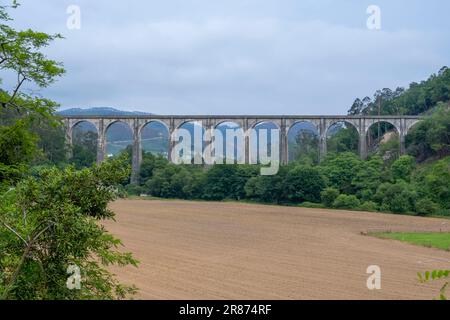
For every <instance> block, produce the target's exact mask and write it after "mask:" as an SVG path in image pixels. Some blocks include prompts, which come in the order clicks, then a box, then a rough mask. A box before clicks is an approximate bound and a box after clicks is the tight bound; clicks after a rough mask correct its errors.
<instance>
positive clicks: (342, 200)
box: [333, 194, 360, 209]
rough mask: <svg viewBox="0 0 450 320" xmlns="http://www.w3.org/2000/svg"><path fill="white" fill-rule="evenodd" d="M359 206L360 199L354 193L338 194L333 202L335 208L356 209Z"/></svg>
mask: <svg viewBox="0 0 450 320" xmlns="http://www.w3.org/2000/svg"><path fill="white" fill-rule="evenodd" d="M359 206H360V201H359V200H358V198H357V197H356V196H354V195H347V194H340V195H339V196H338V197H337V198H336V200H334V202H333V207H334V208H336V209H356V208H358V207H359Z"/></svg>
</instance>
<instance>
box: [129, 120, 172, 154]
mask: <svg viewBox="0 0 450 320" xmlns="http://www.w3.org/2000/svg"><path fill="white" fill-rule="evenodd" d="M137 134H138V136H139V142H140V144H141V145H140V148H141V149H142V151H144V152H150V153H152V154H156V155H162V156H164V157H165V158H169V149H170V130H169V127H168V126H167V124H166V123H165V122H163V121H159V120H150V121H146V122H145V123H144V124H143V125H141V126H140V127H139V130H138V133H137ZM137 152H140V151H137Z"/></svg>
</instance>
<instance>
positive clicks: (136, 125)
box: [64, 115, 421, 181]
mask: <svg viewBox="0 0 450 320" xmlns="http://www.w3.org/2000/svg"><path fill="white" fill-rule="evenodd" d="M420 120H421V117H418V116H300V115H298V116H297V115H275V116H254V115H227V116H225V115H224V116H222V115H221V116H215V115H209V116H206V115H174V116H169V115H138V116H134V115H133V116H80V115H77V116H65V117H64V123H65V128H66V142H67V144H68V145H69V146H71V145H72V132H73V129H74V127H75V126H76V125H77V124H78V123H80V122H90V123H92V124H93V125H94V126H95V128H96V129H97V134H98V139H97V162H101V161H103V160H104V158H105V151H106V132H107V130H108V127H109V126H111V125H112V124H113V123H116V122H123V123H126V124H128V126H129V127H130V128H131V130H132V132H133V148H132V149H133V152H132V153H133V157H132V181H136V179H137V175H138V172H139V167H140V163H141V158H142V147H141V131H142V129H143V128H144V127H145V126H146V125H147V124H149V123H151V122H159V123H162V124H163V125H165V127H166V128H167V130H168V132H169V137H171V136H172V133H173V132H174V131H175V130H176V129H177V128H180V127H181V126H182V125H183V124H185V123H187V122H198V123H201V125H202V127H203V128H204V129H214V128H216V127H217V126H218V125H220V124H222V123H225V122H233V123H236V124H237V125H239V127H240V128H242V129H243V130H244V132H247V130H248V129H252V128H254V127H255V126H257V125H258V124H260V123H265V122H269V123H273V124H274V125H276V126H277V127H278V129H279V132H280V137H279V138H280V139H279V141H280V163H282V164H286V163H287V162H288V132H289V130H290V128H292V127H293V126H294V125H295V124H297V123H300V122H309V123H311V124H313V125H314V127H315V128H316V129H317V132H318V136H319V143H320V148H319V149H320V150H319V153H320V157H321V158H323V157H324V156H325V155H326V153H327V132H328V129H329V128H330V127H331V126H332V125H333V124H336V123H340V122H345V123H347V124H350V125H353V126H354V127H355V129H356V130H357V132H358V134H359V154H360V156H361V158H363V159H364V158H366V157H367V140H366V136H367V132H368V130H369V128H370V127H371V126H372V125H374V124H377V123H379V122H387V123H390V124H392V125H393V126H394V127H395V129H396V130H397V132H398V134H399V137H400V152H401V153H404V152H405V136H406V135H407V133H408V131H409V129H411V127H412V126H414V125H415V124H416V123H417V122H419V121H420ZM245 139H246V141H245V160H246V163H249V156H248V150H249V142H248V137H246V138H245ZM174 145H175V142H173V141H171V140H170V139H169V146H168V151H169V160H171V159H170V154H171V150H172V148H173V147H174Z"/></svg>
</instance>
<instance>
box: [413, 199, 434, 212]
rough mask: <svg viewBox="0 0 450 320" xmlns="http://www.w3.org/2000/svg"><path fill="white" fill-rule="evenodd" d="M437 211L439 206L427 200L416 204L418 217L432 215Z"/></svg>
mask: <svg viewBox="0 0 450 320" xmlns="http://www.w3.org/2000/svg"><path fill="white" fill-rule="evenodd" d="M438 210H439V205H438V204H436V203H435V202H433V201H432V200H431V199H429V198H424V199H420V200H418V201H417V202H416V212H417V213H418V214H420V215H429V214H434V213H436V212H437V211H438Z"/></svg>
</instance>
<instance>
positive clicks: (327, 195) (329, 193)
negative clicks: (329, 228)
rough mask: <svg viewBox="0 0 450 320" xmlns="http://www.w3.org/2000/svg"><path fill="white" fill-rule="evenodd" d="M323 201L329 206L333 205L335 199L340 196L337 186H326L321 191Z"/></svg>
mask: <svg viewBox="0 0 450 320" xmlns="http://www.w3.org/2000/svg"><path fill="white" fill-rule="evenodd" d="M320 196H321V199H322V203H323V204H324V205H325V206H327V207H332V206H333V202H334V200H336V198H337V197H338V196H339V190H337V189H335V188H325V190H323V191H322V192H321V193H320Z"/></svg>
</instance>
